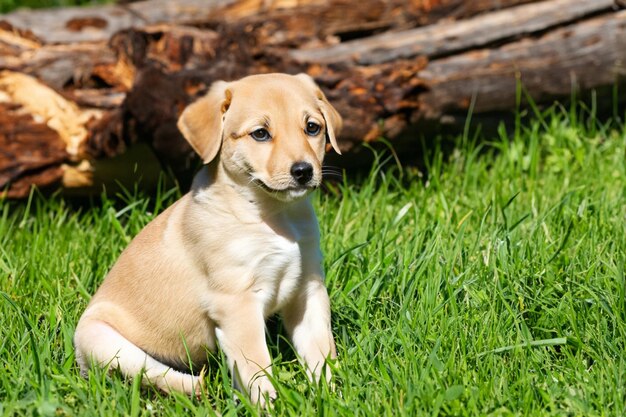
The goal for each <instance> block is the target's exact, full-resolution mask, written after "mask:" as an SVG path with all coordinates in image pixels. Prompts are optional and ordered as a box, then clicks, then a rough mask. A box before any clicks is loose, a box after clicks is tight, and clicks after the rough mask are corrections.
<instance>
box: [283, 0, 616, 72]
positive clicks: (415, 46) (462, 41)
mask: <svg viewBox="0 0 626 417" xmlns="http://www.w3.org/2000/svg"><path fill="white" fill-rule="evenodd" d="M613 6H614V0H595V1H589V0H554V1H547V2H543V3H538V4H529V5H526V6H520V7H516V8H513V9H506V10H502V11H497V12H493V13H489V14H486V15H483V16H479V17H476V18H473V19H467V20H465V21H463V22H444V23H441V24H436V25H431V26H427V27H424V28H418V29H413V30H408V31H404V32H401V33H385V34H382V35H378V36H371V37H368V38H366V39H363V40H356V41H352V42H344V43H342V44H340V45H335V46H331V47H327V48H317V49H309V50H307V49H300V50H294V51H291V52H290V55H291V57H292V58H294V59H295V60H296V61H299V62H316V63H332V62H346V61H355V62H356V63H357V64H359V65H375V64H380V63H383V62H390V61H393V60H396V59H405V58H411V57H414V56H417V55H425V56H428V57H429V58H431V59H432V58H438V57H442V56H447V55H452V54H454V53H458V52H462V51H466V50H469V49H476V48H479V47H483V46H485V45H489V44H493V43H495V42H502V41H505V40H509V39H516V38H520V37H523V36H528V35H531V34H534V33H539V32H542V31H545V30H548V29H550V28H553V27H557V26H561V25H564V24H567V23H570V22H573V21H575V20H578V19H582V18H584V17H587V16H592V15H594V14H597V13H602V12H607V11H610V10H612V8H613Z"/></svg>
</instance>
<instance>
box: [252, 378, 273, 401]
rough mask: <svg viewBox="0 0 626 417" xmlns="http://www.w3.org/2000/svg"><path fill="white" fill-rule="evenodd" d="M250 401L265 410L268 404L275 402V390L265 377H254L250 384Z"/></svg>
mask: <svg viewBox="0 0 626 417" xmlns="http://www.w3.org/2000/svg"><path fill="white" fill-rule="evenodd" d="M249 392H250V400H251V401H252V402H253V403H254V404H258V405H259V406H261V407H262V408H266V407H267V406H268V403H272V402H274V400H276V397H277V394H276V389H275V388H274V386H273V385H272V383H271V382H270V380H269V378H268V377H267V376H265V375H263V376H259V377H256V378H255V379H254V380H253V381H252V382H251V383H250V391H249Z"/></svg>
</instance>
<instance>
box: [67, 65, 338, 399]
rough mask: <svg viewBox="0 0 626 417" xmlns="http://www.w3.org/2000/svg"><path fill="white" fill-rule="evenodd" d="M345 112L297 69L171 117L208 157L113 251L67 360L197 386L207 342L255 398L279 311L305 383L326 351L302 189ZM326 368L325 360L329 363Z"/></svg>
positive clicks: (314, 239) (270, 391) (315, 251)
mask: <svg viewBox="0 0 626 417" xmlns="http://www.w3.org/2000/svg"><path fill="white" fill-rule="evenodd" d="M341 124H342V121H341V117H340V116H339V114H338V113H337V111H336V110H335V109H334V108H333V107H332V106H331V105H330V104H329V103H328V101H327V100H326V98H325V97H324V94H323V93H322V92H321V90H320V89H319V88H318V87H317V86H316V85H315V83H314V82H313V80H312V79H311V78H310V77H309V76H308V75H306V74H299V75H296V76H291V75H285V74H267V75H254V76H249V77H246V78H243V79H241V80H239V81H235V82H230V83H227V82H223V81H219V82H216V83H215V84H214V85H213V86H212V87H211V89H210V91H209V93H208V94H207V95H206V96H204V97H202V98H200V99H199V100H198V101H196V102H195V103H193V104H191V105H190V106H189V107H187V108H186V109H185V110H184V112H183V113H182V115H181V117H180V119H179V121H178V127H179V129H180V131H181V132H182V133H183V136H184V137H185V138H186V139H187V140H188V141H189V143H190V144H191V146H192V147H193V148H194V150H195V151H196V152H198V154H199V155H200V156H201V157H202V159H203V161H204V162H205V163H206V164H208V166H205V167H203V170H202V171H201V172H200V173H199V174H198V175H197V176H196V178H195V179H194V183H193V186H192V189H191V191H190V192H189V193H188V194H187V195H185V196H184V197H183V198H181V199H180V200H179V201H177V202H176V203H175V204H174V205H172V206H171V207H169V208H168V209H167V210H165V211H164V212H163V213H162V214H160V215H159V216H158V217H157V218H156V219H154V220H153V221H152V222H150V223H149V224H148V225H147V226H146V227H145V229H143V230H142V231H141V232H140V233H139V234H138V235H137V237H135V239H134V240H133V241H132V242H131V243H130V245H129V246H128V247H127V248H126V249H125V250H124V252H123V253H122V254H121V256H120V258H119V259H118V261H117V262H116V263H115V265H114V266H113V268H112V269H111V271H110V272H109V274H108V275H107V276H106V278H105V280H104V282H103V283H102V286H101V287H100V288H99V289H98V291H97V292H96V294H95V295H94V296H93V298H92V299H91V302H90V303H89V306H88V307H87V309H86V311H85V312H84V314H83V315H82V317H81V318H80V321H79V323H78V325H77V328H76V334H75V336H74V343H75V347H76V359H77V361H78V364H79V366H80V368H81V371H82V372H83V373H84V374H86V372H87V370H88V368H89V366H90V365H91V364H94V365H97V366H102V367H105V366H110V367H111V368H118V369H119V370H120V371H121V372H122V374H124V375H126V376H129V377H134V376H136V375H137V374H139V373H140V372H142V376H143V378H144V381H145V382H148V383H151V384H153V385H156V386H157V387H159V388H160V389H162V390H164V391H168V392H169V391H181V392H185V393H188V394H196V395H198V394H200V392H201V386H202V379H201V377H199V376H194V375H192V374H190V373H185V372H184V370H185V369H189V366H190V365H191V366H193V367H194V368H195V369H198V367H201V366H202V365H203V364H204V363H205V362H206V358H207V350H213V349H215V347H216V343H219V346H220V348H221V349H223V351H224V352H225V354H226V357H227V359H228V365H229V367H230V371H231V375H232V378H233V382H234V384H235V386H236V387H237V388H238V389H241V390H245V391H247V392H248V393H249V395H250V398H251V400H252V401H253V402H259V403H261V404H264V403H265V401H266V400H267V398H270V399H272V398H275V395H276V392H275V390H274V388H273V386H272V384H271V383H270V380H269V378H268V375H270V374H271V359H270V355H269V352H268V349H267V345H266V341H265V319H266V318H267V317H268V316H270V315H272V314H274V313H277V312H279V313H281V314H282V317H283V320H284V325H285V327H286V329H287V331H288V333H289V335H290V337H291V339H292V342H293V346H294V347H295V349H296V350H297V353H298V355H299V357H300V358H301V360H302V361H303V362H304V364H305V365H306V367H307V369H308V373H309V375H310V377H311V378H312V379H315V380H317V379H319V378H320V377H321V374H322V373H324V377H325V378H326V379H327V380H328V379H329V378H330V373H329V371H328V367H324V362H325V360H326V359H327V358H335V356H336V353H335V345H334V340H333V335H332V333H331V328H330V306H329V299H328V294H327V291H326V288H325V286H324V272H323V270H322V254H321V252H320V247H319V243H320V236H319V228H318V224H317V220H316V217H315V213H314V212H313V208H312V206H311V203H310V201H309V199H308V198H307V196H308V194H309V193H310V191H311V190H313V189H315V188H316V187H318V186H319V185H320V182H321V180H322V159H323V157H324V151H325V142H326V139H327V140H328V141H329V142H330V144H331V145H332V146H333V148H334V149H335V150H336V151H337V152H339V149H338V147H337V141H336V136H337V134H338V132H339V130H340V129H341ZM324 369H325V370H324Z"/></svg>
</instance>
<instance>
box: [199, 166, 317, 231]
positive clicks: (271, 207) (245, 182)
mask: <svg viewBox="0 0 626 417" xmlns="http://www.w3.org/2000/svg"><path fill="white" fill-rule="evenodd" d="M191 192H192V195H193V198H194V200H195V201H196V202H198V203H199V204H202V205H205V206H207V207H210V208H211V210H212V211H213V210H219V211H220V212H224V213H229V214H231V215H234V216H235V217H237V218H238V219H239V220H240V221H243V222H245V223H255V222H260V221H265V220H266V219H267V218H268V217H273V216H275V215H279V214H281V213H282V212H284V211H287V210H289V209H290V208H291V207H292V206H293V205H296V204H300V203H302V202H304V201H306V200H308V198H309V197H308V196H307V197H305V198H303V199H301V200H296V201H293V202H284V201H279V200H277V199H275V198H272V197H271V196H269V195H268V194H267V193H266V192H265V191H263V190H262V189H260V188H259V187H258V186H255V185H254V184H253V183H252V182H251V181H250V179H248V178H243V177H241V178H239V177H237V176H234V175H231V174H230V173H229V172H228V171H227V170H226V169H225V168H224V166H223V165H222V164H221V163H220V161H219V159H218V160H215V161H213V162H211V163H210V164H208V165H206V166H204V167H203V168H202V169H201V170H200V172H198V174H196V176H195V177H194V180H193V184H192V186H191Z"/></svg>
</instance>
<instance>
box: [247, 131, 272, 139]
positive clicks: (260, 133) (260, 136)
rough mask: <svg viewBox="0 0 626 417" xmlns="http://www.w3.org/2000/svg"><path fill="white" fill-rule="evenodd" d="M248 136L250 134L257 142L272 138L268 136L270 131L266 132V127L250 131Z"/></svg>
mask: <svg viewBox="0 0 626 417" xmlns="http://www.w3.org/2000/svg"><path fill="white" fill-rule="evenodd" d="M250 136H252V139H254V140H256V141H257V142H267V141H268V140H270V139H271V138H272V137H271V136H270V132H268V131H267V129H263V128H261V129H257V130H255V131H254V132H252V133H250Z"/></svg>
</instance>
